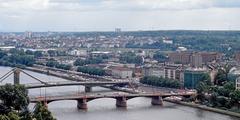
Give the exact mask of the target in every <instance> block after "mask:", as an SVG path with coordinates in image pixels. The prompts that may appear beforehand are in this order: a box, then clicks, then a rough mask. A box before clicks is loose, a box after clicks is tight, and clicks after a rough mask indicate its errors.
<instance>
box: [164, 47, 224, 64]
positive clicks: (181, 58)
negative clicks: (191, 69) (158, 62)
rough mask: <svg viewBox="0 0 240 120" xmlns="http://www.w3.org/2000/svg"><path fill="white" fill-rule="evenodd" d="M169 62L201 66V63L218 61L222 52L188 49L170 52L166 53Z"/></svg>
mask: <svg viewBox="0 0 240 120" xmlns="http://www.w3.org/2000/svg"><path fill="white" fill-rule="evenodd" d="M168 57H169V62H173V63H181V64H190V63H191V64H192V65H196V66H201V64H202V63H204V64H207V63H209V62H213V61H220V60H221V59H222V54H221V53H217V52H199V53H192V52H188V51H185V52H184V51H182V52H172V53H169V54H168Z"/></svg>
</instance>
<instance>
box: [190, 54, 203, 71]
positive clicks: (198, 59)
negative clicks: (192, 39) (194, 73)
mask: <svg viewBox="0 0 240 120" xmlns="http://www.w3.org/2000/svg"><path fill="white" fill-rule="evenodd" d="M202 65H203V62H202V56H201V54H199V53H194V54H193V55H192V56H191V66H192V67H197V68H198V67H202Z"/></svg>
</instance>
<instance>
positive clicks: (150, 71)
mask: <svg viewBox="0 0 240 120" xmlns="http://www.w3.org/2000/svg"><path fill="white" fill-rule="evenodd" d="M164 75H165V74H164V68H162V67H146V68H144V76H155V77H163V78H164Z"/></svg>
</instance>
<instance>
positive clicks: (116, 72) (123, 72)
mask: <svg viewBox="0 0 240 120" xmlns="http://www.w3.org/2000/svg"><path fill="white" fill-rule="evenodd" d="M110 69H111V74H112V76H113V77H115V78H121V79H126V78H132V75H133V71H132V70H131V69H129V68H125V67H112V68H110Z"/></svg>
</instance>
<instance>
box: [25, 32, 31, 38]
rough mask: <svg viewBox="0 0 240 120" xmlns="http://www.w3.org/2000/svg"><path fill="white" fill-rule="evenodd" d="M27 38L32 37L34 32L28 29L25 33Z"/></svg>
mask: <svg viewBox="0 0 240 120" xmlns="http://www.w3.org/2000/svg"><path fill="white" fill-rule="evenodd" d="M24 36H25V38H32V32H31V31H26V32H25V33H24Z"/></svg>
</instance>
